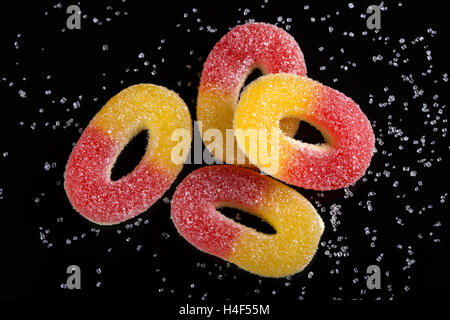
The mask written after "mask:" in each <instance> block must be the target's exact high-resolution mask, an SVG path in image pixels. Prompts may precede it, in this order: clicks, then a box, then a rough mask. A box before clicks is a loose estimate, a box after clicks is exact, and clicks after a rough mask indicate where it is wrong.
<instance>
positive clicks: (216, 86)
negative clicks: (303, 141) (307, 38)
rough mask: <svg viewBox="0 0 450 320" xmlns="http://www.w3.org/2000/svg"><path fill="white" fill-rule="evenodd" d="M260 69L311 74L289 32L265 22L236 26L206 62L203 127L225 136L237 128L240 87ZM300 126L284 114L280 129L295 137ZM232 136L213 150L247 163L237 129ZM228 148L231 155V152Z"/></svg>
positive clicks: (200, 118) (199, 107) (199, 104)
mask: <svg viewBox="0 0 450 320" xmlns="http://www.w3.org/2000/svg"><path fill="white" fill-rule="evenodd" d="M256 68H258V69H260V70H261V72H262V73H263V74H268V73H279V72H286V73H294V74H298V75H301V76H305V75H306V65H305V61H304V58H303V53H302V51H301V50H300V47H299V46H298V44H297V42H296V41H295V39H294V38H293V37H292V36H291V35H289V34H288V33H287V32H286V31H284V30H282V29H280V28H278V27H275V26H273V25H270V24H266V23H248V24H244V25H240V26H237V27H235V28H233V29H231V30H230V31H229V32H228V33H227V34H226V35H225V36H223V37H222V38H221V39H220V40H219V42H217V43H216V45H215V46H214V48H213V49H212V50H211V52H210V53H209V55H208V58H207V59H206V62H205V63H204V65H203V71H202V76H201V80H200V86H199V89H198V98H197V120H198V121H199V122H201V128H199V129H200V132H202V133H203V132H205V131H207V130H209V129H215V130H219V131H220V132H221V134H222V138H223V140H225V139H226V137H227V132H226V131H227V129H230V130H231V129H233V114H234V110H235V107H236V104H237V101H238V99H239V92H240V90H241V88H242V86H243V84H244V82H245V79H246V78H247V76H248V75H249V74H250V73H251V72H252V71H253V70H254V69H256ZM298 125H299V121H298V119H284V120H283V121H282V123H281V128H282V130H283V131H284V132H286V133H287V134H288V135H289V136H293V135H294V134H295V133H296V132H297V129H298ZM202 136H203V134H202ZM230 140H231V143H232V144H231V145H230V144H229V143H230V142H229V141H227V143H224V144H223V147H222V148H220V147H219V148H209V150H210V151H211V153H212V155H213V156H214V157H215V158H216V159H217V160H219V161H220V162H221V163H224V162H226V163H229V164H246V163H247V164H248V160H246V159H245V157H244V161H242V160H241V162H243V163H240V162H239V161H237V155H236V152H237V150H238V149H237V147H236V146H235V142H234V141H235V140H234V135H233V134H231V139H230ZM227 144H228V146H227ZM205 145H206V141H205ZM206 147H208V145H206ZM231 147H233V148H231ZM228 148H230V150H229V153H230V155H231V156H227V151H226V150H227V149H228Z"/></svg>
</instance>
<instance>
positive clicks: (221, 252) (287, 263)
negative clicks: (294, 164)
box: [171, 165, 324, 277]
mask: <svg viewBox="0 0 450 320" xmlns="http://www.w3.org/2000/svg"><path fill="white" fill-rule="evenodd" d="M224 206H226V207H234V208H238V209H241V210H244V211H246V212H249V213H251V214H254V215H256V216H258V217H260V218H262V219H263V220H265V221H266V222H267V223H269V224H271V225H272V226H273V227H274V229H275V230H276V234H270V235H269V234H265V233H261V232H258V231H256V230H255V229H252V228H249V227H246V226H244V225H242V224H239V223H237V222H234V221H233V220H231V219H229V218H227V217H225V216H224V215H222V214H221V213H220V212H219V211H217V210H216V208H220V207H224ZM171 215H172V220H173V222H174V224H175V226H176V228H177V229H178V231H179V232H180V234H181V235H182V236H183V237H184V238H185V239H186V240H187V241H188V242H190V243H191V244H192V245H194V246H195V247H197V248H198V249H200V250H202V251H204V252H207V253H209V254H212V255H215V256H218V257H221V258H222V259H224V260H226V261H230V262H232V263H234V264H236V265H238V266H239V267H241V268H243V269H244V270H247V271H249V272H252V273H256V274H258V275H262V276H266V277H284V276H288V275H291V274H294V273H297V272H299V271H301V270H303V268H304V267H305V266H306V265H307V264H308V263H309V262H310V261H311V259H312V257H313V256H314V253H315V251H316V249H317V246H318V243H319V239H320V236H321V234H322V232H323V228H324V225H323V222H322V220H321V219H320V216H319V215H318V214H317V213H316V211H315V210H314V207H313V206H312V205H311V204H310V203H309V202H308V201H307V200H306V199H305V198H304V197H302V196H301V195H300V194H299V193H298V192H296V191H295V190H293V189H291V188H289V187H287V186H285V185H283V184H282V183H280V182H278V181H276V180H274V179H272V178H270V177H267V176H263V175H260V174H258V173H257V172H255V171H252V170H248V169H244V168H241V167H236V166H227V165H219V166H208V167H203V168H201V169H198V170H196V171H194V172H192V173H191V174H190V175H189V176H187V177H186V178H185V179H184V180H183V181H182V182H181V183H180V185H179V186H178V187H177V189H176V191H175V194H174V196H173V199H172V209H171Z"/></svg>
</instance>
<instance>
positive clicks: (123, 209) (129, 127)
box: [64, 84, 192, 225]
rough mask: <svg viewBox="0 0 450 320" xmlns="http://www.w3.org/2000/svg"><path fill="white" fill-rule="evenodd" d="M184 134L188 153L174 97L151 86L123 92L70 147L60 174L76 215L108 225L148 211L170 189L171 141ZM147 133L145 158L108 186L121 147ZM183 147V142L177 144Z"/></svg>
mask: <svg viewBox="0 0 450 320" xmlns="http://www.w3.org/2000/svg"><path fill="white" fill-rule="evenodd" d="M179 128H181V129H185V130H186V132H187V133H188V135H189V139H187V140H186V141H185V142H184V145H183V147H184V148H186V150H189V148H190V141H191V136H192V125H191V117H190V114H189V110H188V108H187V106H186V105H185V103H184V102H183V100H182V99H181V98H180V97H179V96H178V95H177V94H176V93H175V92H173V91H170V90H169V89H166V88H164V87H160V86H156V85H152V84H138V85H134V86H131V87H129V88H126V89H124V90H122V91H121V92H119V93H118V94H117V95H116V96H114V97H113V98H111V100H109V101H108V102H107V103H106V105H105V106H104V107H103V108H102V109H101V110H100V111H99V112H98V113H97V114H96V115H95V117H94V118H93V119H92V120H91V122H90V123H89V125H88V126H87V128H86V129H85V130H84V132H83V134H82V135H81V137H80V139H79V140H78V142H77V144H76V146H75V147H74V149H73V151H72V153H71V155H70V157H69V160H68V163H67V167H66V171H65V183H64V186H65V189H66V193H67V196H68V198H69V200H70V202H71V203H72V205H73V207H74V208H75V210H77V211H78V212H79V213H80V214H81V215H82V216H84V217H85V218H87V219H88V220H90V221H92V222H95V223H97V224H104V225H111V224H117V223H120V222H123V221H125V220H127V219H130V218H132V217H134V216H136V215H138V214H140V213H142V212H143V211H145V210H147V209H148V208H149V207H150V206H151V205H152V204H153V203H155V202H156V201H157V200H158V199H159V198H160V197H161V196H162V195H163V194H164V192H165V191H166V190H167V189H168V188H169V187H170V185H171V184H172V183H173V181H174V180H175V178H176V176H177V175H178V173H179V172H180V171H181V169H182V166H183V163H184V159H185V158H184V159H183V162H182V163H181V164H177V163H174V162H173V161H172V159H171V151H172V149H173V148H174V146H175V145H176V144H178V143H180V142H177V141H174V140H172V139H171V136H172V133H173V131H174V130H176V129H179ZM142 130H148V133H149V141H148V145H147V150H146V153H145V154H144V156H143V158H142V160H141V161H140V163H139V164H138V165H137V166H136V168H135V169H134V170H133V171H132V172H131V173H129V174H128V175H126V176H125V177H123V178H121V179H119V180H117V181H112V180H111V178H110V177H111V169H112V167H113V166H114V163H115V161H116V159H117V157H118V156H119V154H120V152H121V151H122V150H123V148H124V147H125V146H126V144H127V143H128V142H129V141H130V140H131V139H132V138H133V137H134V136H135V135H137V134H138V133H139V132H140V131H142ZM181 143H183V142H181Z"/></svg>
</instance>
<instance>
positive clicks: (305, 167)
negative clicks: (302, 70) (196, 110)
mask: <svg viewBox="0 0 450 320" xmlns="http://www.w3.org/2000/svg"><path fill="white" fill-rule="evenodd" d="M284 117H296V118H299V119H301V120H304V121H307V122H309V123H310V124H312V125H314V126H315V127H316V128H317V129H319V130H320V131H321V133H322V135H323V136H324V138H325V141H326V143H325V144H322V145H313V144H308V143H303V142H301V141H298V140H295V139H292V138H290V137H288V136H286V135H284V134H283V133H282V132H281V130H280V129H279V120H280V119H282V118H284ZM234 129H235V135H236V139H237V143H238V146H239V148H240V149H241V150H242V152H244V153H245V155H246V156H247V157H248V158H249V159H250V161H251V162H252V163H254V164H256V166H257V167H258V168H260V169H261V170H263V171H265V172H266V173H268V174H270V175H272V176H273V177H275V178H278V179H280V180H282V181H284V182H287V183H289V184H292V185H295V186H299V187H303V188H307V189H315V190H333V189H338V188H343V187H346V186H348V185H350V184H351V183H353V182H355V181H356V180H358V179H359V178H360V177H361V176H362V175H363V174H364V171H365V170H366V169H367V167H368V166H369V163H370V160H371V158H372V154H373V151H374V141H375V139H374V134H373V130H372V127H371V125H370V122H369V120H368V119H367V117H366V116H365V115H364V113H363V112H362V111H361V109H360V108H359V106H358V105H357V104H356V103H355V102H354V101H353V100H351V99H350V98H348V97H346V96H345V95H344V94H342V93H341V92H339V91H336V90H334V89H331V88H329V87H327V86H324V85H322V84H321V83H319V82H317V81H313V80H311V79H308V78H306V77H300V76H297V75H293V74H272V75H266V76H262V77H260V78H258V79H257V80H255V81H253V82H252V83H251V84H250V85H249V86H247V88H246V89H245V91H244V92H243V93H242V95H241V99H240V101H239V103H238V105H237V108H236V111H235V115H234ZM249 129H250V131H252V130H253V131H255V132H266V133H267V137H268V138H267V139H266V140H263V139H259V140H258V146H257V147H255V146H253V147H252V146H251V144H250V142H249V140H248V138H246V136H248V132H249ZM272 134H273V135H272ZM272 142H273V143H272ZM264 144H266V145H264ZM276 144H277V146H276V147H274V146H275V145H276ZM261 148H264V150H272V151H273V150H277V151H278V152H276V151H273V152H267V153H265V152H260V151H258V150H261ZM274 163H277V165H274Z"/></svg>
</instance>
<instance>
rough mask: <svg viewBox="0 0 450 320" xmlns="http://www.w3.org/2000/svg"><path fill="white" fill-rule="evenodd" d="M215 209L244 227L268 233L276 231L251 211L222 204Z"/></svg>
mask: <svg viewBox="0 0 450 320" xmlns="http://www.w3.org/2000/svg"><path fill="white" fill-rule="evenodd" d="M216 210H217V211H219V212H220V213H221V214H223V215H224V216H225V217H227V218H229V219H232V220H234V221H235V222H237V223H239V224H242V225H245V226H246V227H249V228H252V229H255V230H256V231H258V232H261V233H265V234H269V235H270V234H276V233H277V231H276V230H275V229H274V227H272V226H271V225H270V224H269V223H268V222H266V221H264V220H263V219H261V218H260V217H258V216H256V215H253V214H251V213H248V212H245V211H243V210H240V209H237V208H234V207H227V206H224V205H221V206H217V207H216Z"/></svg>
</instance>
